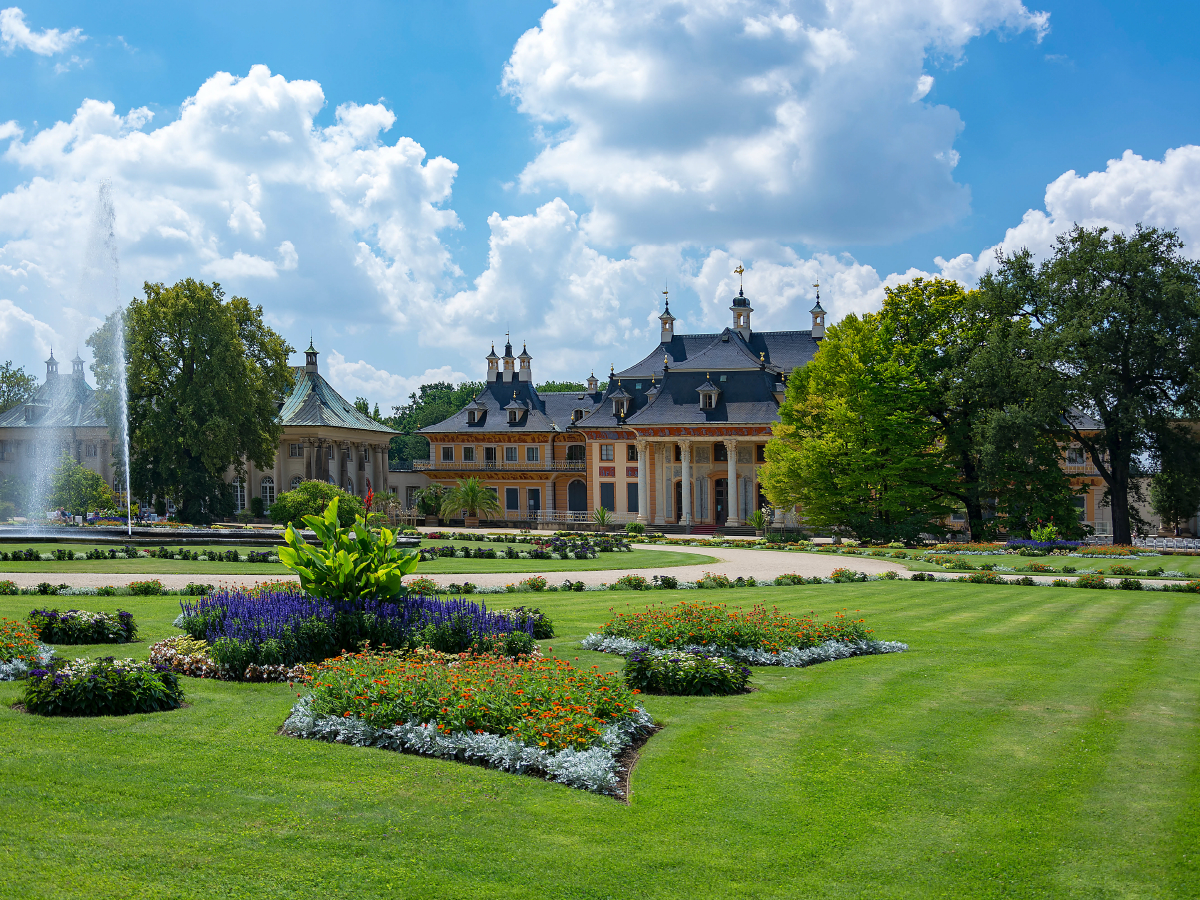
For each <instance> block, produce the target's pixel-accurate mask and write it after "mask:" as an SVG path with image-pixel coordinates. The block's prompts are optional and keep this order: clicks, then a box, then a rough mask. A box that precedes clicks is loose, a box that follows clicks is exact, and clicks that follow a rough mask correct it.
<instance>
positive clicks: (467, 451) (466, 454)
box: [462, 444, 475, 462]
mask: <svg viewBox="0 0 1200 900" xmlns="http://www.w3.org/2000/svg"><path fill="white" fill-rule="evenodd" d="M462 461H463V462H475V447H474V445H473V444H466V445H464V446H463V448H462Z"/></svg>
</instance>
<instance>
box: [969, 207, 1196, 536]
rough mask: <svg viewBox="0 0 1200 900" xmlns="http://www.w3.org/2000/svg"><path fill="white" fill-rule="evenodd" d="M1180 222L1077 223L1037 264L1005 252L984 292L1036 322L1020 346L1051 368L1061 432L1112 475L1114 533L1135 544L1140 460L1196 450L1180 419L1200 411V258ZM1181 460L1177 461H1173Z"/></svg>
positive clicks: (1023, 254) (1108, 479)
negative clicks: (1125, 227) (1123, 226)
mask: <svg viewBox="0 0 1200 900" xmlns="http://www.w3.org/2000/svg"><path fill="white" fill-rule="evenodd" d="M1182 250H1183V244H1182V242H1181V241H1180V239H1179V236H1178V235H1177V234H1176V233H1175V232H1173V231H1163V230H1160V229H1157V228H1145V227H1142V226H1141V225H1139V226H1138V227H1137V228H1136V229H1134V231H1133V232H1132V233H1131V234H1128V235H1125V234H1121V233H1119V232H1118V233H1113V232H1109V231H1108V229H1105V228H1095V229H1087V228H1080V227H1076V228H1074V229H1073V230H1072V231H1070V232H1069V233H1068V234H1064V235H1061V236H1060V237H1059V238H1058V241H1057V244H1056V246H1055V250H1054V253H1053V254H1052V255H1051V256H1050V257H1049V258H1048V259H1046V260H1044V261H1043V262H1041V263H1037V262H1035V261H1034V259H1033V257H1032V255H1031V254H1030V253H1029V251H1028V250H1022V251H1020V252H1018V253H1015V254H1013V255H1011V256H1001V257H1000V258H999V265H998V268H997V271H996V272H995V273H993V274H989V275H988V276H985V278H984V279H983V280H982V281H981V282H980V291H981V293H983V294H985V295H989V296H990V297H992V298H993V299H994V302H995V304H996V305H997V307H1007V308H1008V309H1010V310H1011V315H1012V316H1013V318H1014V319H1017V320H1020V319H1027V320H1028V321H1029V322H1030V323H1031V324H1032V327H1030V328H1029V329H1028V331H1027V333H1026V335H1025V341H1024V344H1025V346H1024V347H1023V348H1019V352H1020V354H1022V355H1024V356H1026V357H1027V358H1028V359H1030V360H1031V361H1033V362H1034V363H1036V364H1037V365H1038V366H1039V368H1040V369H1041V371H1042V373H1043V374H1044V377H1045V384H1044V391H1043V393H1042V397H1043V398H1045V399H1046V401H1047V402H1053V403H1055V404H1057V406H1058V407H1059V412H1060V423H1061V432H1062V436H1063V437H1064V438H1067V439H1072V440H1074V441H1077V442H1078V443H1079V444H1080V445H1081V446H1082V447H1083V448H1084V450H1085V451H1086V452H1087V454H1088V456H1089V457H1090V458H1091V461H1092V463H1093V464H1094V465H1095V466H1096V469H1097V471H1098V472H1099V473H1100V476H1101V478H1103V479H1104V482H1105V485H1106V491H1105V496H1106V498H1107V501H1108V503H1109V505H1110V506H1111V509H1112V520H1113V541H1114V542H1115V543H1118V544H1128V543H1130V540H1131V536H1132V531H1131V525H1132V523H1133V522H1134V521H1136V519H1137V513H1136V509H1135V508H1134V507H1133V505H1132V504H1131V499H1132V498H1135V497H1137V496H1138V493H1139V491H1138V481H1137V475H1138V474H1139V466H1140V464H1141V462H1142V461H1143V460H1146V459H1148V458H1154V457H1161V456H1163V455H1164V452H1165V451H1166V450H1167V449H1168V448H1170V450H1171V453H1172V455H1173V456H1174V457H1175V458H1177V457H1178V454H1180V453H1182V454H1184V456H1185V458H1186V460H1187V462H1186V463H1185V464H1186V465H1190V466H1195V465H1196V464H1197V462H1198V460H1197V456H1198V452H1197V451H1198V450H1200V448H1198V447H1197V445H1196V442H1195V440H1194V438H1193V439H1191V440H1184V439H1183V438H1184V434H1183V433H1182V432H1181V431H1180V425H1179V423H1180V421H1181V420H1183V419H1195V418H1197V417H1198V416H1200V379H1198V378H1197V371H1198V369H1200V264H1197V263H1196V262H1195V261H1194V260H1191V259H1188V258H1187V257H1185V256H1184V255H1183V252H1182ZM1176 464H1177V465H1178V463H1176Z"/></svg>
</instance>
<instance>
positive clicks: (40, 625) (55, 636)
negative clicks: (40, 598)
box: [27, 609, 137, 644]
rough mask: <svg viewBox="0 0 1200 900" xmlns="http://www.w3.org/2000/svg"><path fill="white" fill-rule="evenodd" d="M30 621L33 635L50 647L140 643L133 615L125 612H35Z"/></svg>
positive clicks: (53, 610) (80, 610) (72, 610)
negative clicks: (51, 645) (56, 645)
mask: <svg viewBox="0 0 1200 900" xmlns="http://www.w3.org/2000/svg"><path fill="white" fill-rule="evenodd" d="M27 621H28V622H29V627H30V628H31V629H32V630H33V632H34V634H36V635H37V637H39V638H40V639H41V640H43V641H46V642H47V643H50V644H128V643H129V642H131V641H136V640H137V625H136V624H135V623H134V621H133V613H131V612H126V611H125V610H123V609H121V610H117V611H116V612H115V613H103V612H88V611H87V610H82V609H68V610H66V611H64V612H59V611H58V610H57V609H35V610H31V611H30V613H29V616H28V617H27Z"/></svg>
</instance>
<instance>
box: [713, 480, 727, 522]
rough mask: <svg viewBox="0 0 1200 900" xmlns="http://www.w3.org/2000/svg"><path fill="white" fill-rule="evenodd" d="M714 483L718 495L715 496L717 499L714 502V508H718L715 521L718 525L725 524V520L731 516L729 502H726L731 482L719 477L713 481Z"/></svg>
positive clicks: (715, 492)
mask: <svg viewBox="0 0 1200 900" xmlns="http://www.w3.org/2000/svg"><path fill="white" fill-rule="evenodd" d="M713 485H714V488H715V490H714V494H715V495H716V496H715V497H714V498H713V499H714V500H715V501H716V502H715V504H714V508H715V509H716V519H715V522H716V523H717V524H718V525H724V524H725V520H726V519H727V518H728V516H729V513H728V510H727V507H728V503H726V497H727V496H728V494H729V482H728V481H727V480H726V479H724V478H718V479H716V481H714V482H713Z"/></svg>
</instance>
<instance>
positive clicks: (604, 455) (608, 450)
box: [600, 444, 616, 462]
mask: <svg viewBox="0 0 1200 900" xmlns="http://www.w3.org/2000/svg"><path fill="white" fill-rule="evenodd" d="M600 458H601V459H602V460H604V461H605V462H608V461H610V460H612V459H615V458H616V457H614V456H613V445H612V444H601V445H600Z"/></svg>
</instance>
